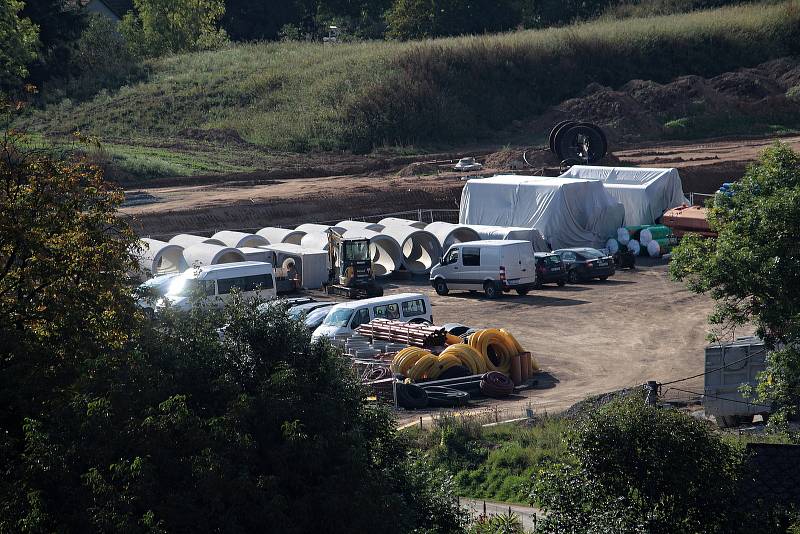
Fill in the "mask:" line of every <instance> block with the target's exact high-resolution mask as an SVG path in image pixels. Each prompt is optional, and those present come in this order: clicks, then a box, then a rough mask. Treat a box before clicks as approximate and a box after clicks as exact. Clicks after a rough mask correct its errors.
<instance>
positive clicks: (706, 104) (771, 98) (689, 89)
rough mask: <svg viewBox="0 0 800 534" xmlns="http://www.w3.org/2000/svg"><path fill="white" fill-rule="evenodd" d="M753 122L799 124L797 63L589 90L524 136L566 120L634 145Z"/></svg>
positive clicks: (776, 62)
mask: <svg viewBox="0 0 800 534" xmlns="http://www.w3.org/2000/svg"><path fill="white" fill-rule="evenodd" d="M737 118H738V119H739V120H755V121H760V122H763V123H765V124H787V122H788V123H795V122H797V121H800V58H796V57H787V58H781V59H776V60H773V61H769V62H767V63H763V64H761V65H759V66H757V67H754V68H743V69H739V70H737V71H735V72H728V73H724V74H720V75H719V76H716V77H714V78H702V77H700V76H682V77H680V78H676V79H675V80H673V81H671V82H669V83H666V84H660V83H656V82H653V81H648V80H631V81H629V82H628V83H626V84H625V85H623V86H622V87H619V88H617V89H613V88H610V87H604V86H602V85H599V84H591V85H589V86H588V87H587V88H586V89H585V90H584V92H583V93H582V94H581V95H580V96H579V97H576V98H572V99H570V100H567V101H565V102H562V103H561V104H559V105H558V106H554V107H553V108H551V109H550V110H548V111H547V112H546V113H544V114H543V115H542V116H540V117H538V118H537V119H536V120H535V121H534V123H533V125H530V126H528V129H529V131H530V130H533V131H549V128H550V127H552V125H553V124H555V123H557V122H559V121H561V120H566V119H571V120H580V121H587V122H592V123H595V124H598V125H600V126H602V127H603V129H604V131H605V132H606V135H607V136H608V138H609V140H613V141H618V142H619V141H640V140H646V139H660V138H664V137H680V133H681V132H680V131H676V130H679V129H680V128H681V127H685V125H686V124H687V123H689V122H693V123H694V124H698V125H702V124H703V123H705V124H706V125H708V129H709V130H710V132H709V133H713V127H714V125H715V124H717V123H720V122H721V121H731V120H735V119H737Z"/></svg>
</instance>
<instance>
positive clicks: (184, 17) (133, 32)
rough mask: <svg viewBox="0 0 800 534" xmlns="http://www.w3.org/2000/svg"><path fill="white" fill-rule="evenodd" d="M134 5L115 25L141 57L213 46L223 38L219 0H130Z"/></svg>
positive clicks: (223, 12)
mask: <svg viewBox="0 0 800 534" xmlns="http://www.w3.org/2000/svg"><path fill="white" fill-rule="evenodd" d="M134 6H135V7H136V11H135V13H134V12H129V13H128V14H127V15H125V17H124V18H123V19H122V22H120V26H119V28H120V32H121V33H122V34H123V35H124V36H125V38H126V39H127V41H128V42H129V43H130V45H131V47H132V49H133V50H134V51H135V52H136V53H137V54H138V55H141V56H143V57H154V56H162V55H164V54H170V53H176V52H191V51H196V50H208V49H213V48H217V47H219V46H221V45H222V44H224V43H225V41H226V40H227V35H226V34H225V31H224V30H221V29H220V28H219V26H218V24H219V21H220V19H221V18H222V16H223V15H224V14H225V3H224V1H223V0H134Z"/></svg>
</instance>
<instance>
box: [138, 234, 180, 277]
mask: <svg viewBox="0 0 800 534" xmlns="http://www.w3.org/2000/svg"><path fill="white" fill-rule="evenodd" d="M140 241H141V245H142V250H141V251H140V252H137V253H136V256H137V258H138V260H139V267H140V268H141V270H142V271H143V272H144V274H146V275H148V276H158V275H160V274H167V273H182V272H183V271H185V270H186V267H187V265H186V260H184V258H183V247H182V246H180V245H173V244H170V243H166V242H164V241H158V240H157V239H150V238H147V237H145V238H143V239H141V240H140Z"/></svg>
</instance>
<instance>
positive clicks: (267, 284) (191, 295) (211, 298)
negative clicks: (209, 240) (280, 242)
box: [157, 261, 276, 310]
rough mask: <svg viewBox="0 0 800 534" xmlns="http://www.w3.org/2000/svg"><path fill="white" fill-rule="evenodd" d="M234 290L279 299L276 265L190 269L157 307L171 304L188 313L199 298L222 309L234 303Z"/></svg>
mask: <svg viewBox="0 0 800 534" xmlns="http://www.w3.org/2000/svg"><path fill="white" fill-rule="evenodd" d="M234 289H238V290H239V293H240V294H241V296H242V297H244V298H251V297H255V296H258V297H260V298H263V299H273V298H275V296H276V292H275V273H274V272H273V270H272V264H271V263H266V262H263V261H239V262H233V263H220V264H217V265H206V266H203V267H198V268H196V269H188V270H186V271H185V272H183V273H182V274H180V275H179V276H177V277H176V278H175V279H174V280H173V281H172V283H171V284H170V286H169V289H168V290H167V293H166V295H164V298H163V299H162V300H161V301H159V302H158V305H157V307H160V308H163V307H164V306H165V305H166V301H169V305H170V306H172V307H174V308H178V309H181V310H188V309H189V308H191V306H192V304H193V303H194V302H196V298H197V297H198V296H199V297H200V299H201V300H202V301H203V302H207V303H210V304H214V305H217V306H222V305H224V304H225V303H226V302H227V301H228V300H230V297H231V293H232V291H233V290H234Z"/></svg>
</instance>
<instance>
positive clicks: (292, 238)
mask: <svg viewBox="0 0 800 534" xmlns="http://www.w3.org/2000/svg"><path fill="white" fill-rule="evenodd" d="M256 235H260V236H261V237H263V238H264V239H266V240H267V243H268V244H271V245H276V244H278V243H291V244H292V245H299V244H300V240H301V239H303V236H304V235H306V233H305V232H303V231H301V230H291V229H289V228H275V227H274V226H267V227H266V228H262V229H261V230H259V231H258V232H256Z"/></svg>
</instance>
